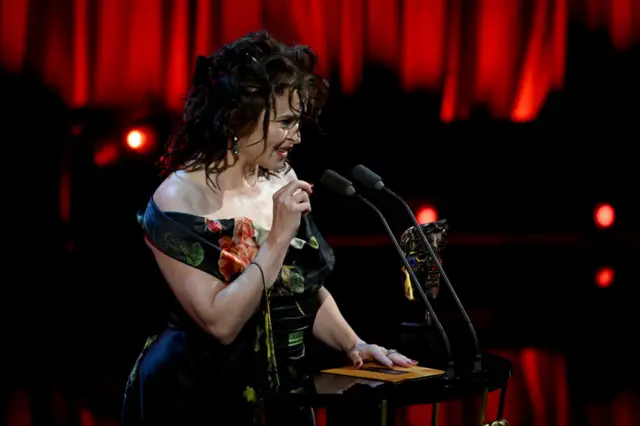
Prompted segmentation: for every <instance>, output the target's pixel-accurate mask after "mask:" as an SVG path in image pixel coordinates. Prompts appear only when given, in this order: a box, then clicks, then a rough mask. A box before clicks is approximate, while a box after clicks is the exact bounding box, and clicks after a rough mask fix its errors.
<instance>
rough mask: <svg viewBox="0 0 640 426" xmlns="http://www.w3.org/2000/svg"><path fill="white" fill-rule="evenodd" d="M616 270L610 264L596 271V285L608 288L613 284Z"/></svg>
mask: <svg viewBox="0 0 640 426" xmlns="http://www.w3.org/2000/svg"><path fill="white" fill-rule="evenodd" d="M614 277H615V271H614V270H613V268H611V267H609V266H603V267H602V268H600V269H598V271H597V272H596V285H597V286H598V287H600V288H607V287H609V286H610V285H611V284H613V278H614Z"/></svg>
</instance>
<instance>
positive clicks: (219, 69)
mask: <svg viewBox="0 0 640 426" xmlns="http://www.w3.org/2000/svg"><path fill="white" fill-rule="evenodd" d="M315 62H316V57H315V54H314V53H313V52H312V51H311V50H310V49H308V48H307V47H302V46H295V47H289V46H285V45H282V44H280V43H278V42H277V41H275V40H274V39H273V38H271V37H270V36H269V35H268V34H266V33H264V32H259V33H254V34H250V35H248V36H246V37H244V38H241V39H239V40H237V41H235V42H233V43H231V44H229V45H227V46H224V47H223V48H222V49H221V50H220V51H219V52H217V53H215V54H214V55H212V56H211V57H209V58H204V57H199V58H198V61H197V64H196V72H195V77H194V88H193V91H192V93H191V94H190V95H189V97H188V99H187V102H186V105H185V113H184V120H183V126H182V128H181V129H180V130H179V131H178V132H176V134H175V135H174V137H173V138H172V140H171V141H170V143H169V146H168V150H167V152H166V155H165V156H164V157H163V159H162V163H163V165H164V167H165V169H166V171H167V172H168V177H167V178H166V180H165V181H164V182H163V183H162V184H161V185H160V186H159V187H158V189H157V191H156V192H155V194H154V195H153V197H152V199H151V201H150V202H149V205H148V206H147V209H146V211H145V212H144V214H142V215H141V216H140V218H139V219H140V222H141V225H142V227H143V229H144V231H145V235H146V240H147V243H148V245H149V247H150V248H151V251H152V252H153V254H154V256H155V259H156V261H157V263H158V265H159V267H160V270H161V271H162V274H163V275H164V277H165V279H166V281H167V283H168V287H169V289H170V290H171V292H170V293H169V294H170V296H171V297H170V300H171V301H172V304H171V309H170V315H169V323H168V326H167V327H166V329H165V330H164V331H163V332H162V333H161V334H159V335H158V336H154V337H152V338H150V339H149V340H148V341H147V344H146V345H145V348H144V350H143V352H142V354H141V356H140V358H139V359H138V361H137V362H136V366H135V367H134V369H133V371H132V373H131V377H130V379H129V382H128V383H127V388H126V392H125V403H124V410H123V424H124V426H128V425H155V424H173V425H193V424H207V425H226V424H233V425H245V424H251V423H253V422H255V421H256V417H255V413H256V410H255V407H254V405H255V404H253V403H254V402H255V400H256V390H257V389H261V390H273V391H279V392H294V391H296V390H298V389H299V388H301V387H302V386H303V385H304V379H305V377H306V375H307V373H308V372H309V369H308V366H307V364H306V357H305V348H306V342H308V339H309V338H310V337H312V336H313V337H315V338H317V339H319V340H321V341H322V342H324V343H326V344H327V345H329V346H331V347H333V348H335V349H337V350H341V351H345V352H346V354H347V355H348V357H349V358H350V359H351V361H352V362H353V364H354V365H355V366H357V367H359V366H361V365H362V362H363V360H375V361H377V362H379V363H382V364H384V365H387V366H392V365H393V364H396V365H399V366H410V365H413V364H414V361H411V360H409V359H408V358H406V357H404V356H402V355H401V354H399V353H397V352H395V351H394V352H393V353H391V352H390V351H387V350H386V349H384V348H382V347H379V346H376V345H370V344H367V343H365V342H363V341H362V340H360V339H359V338H358V336H357V335H356V333H355V332H354V331H353V330H352V329H351V327H349V325H348V324H347V322H346V321H345V320H344V318H343V317H342V315H341V314H340V311H339V310H338V307H337V306H336V303H335V301H334V299H333V298H332V297H331V295H330V294H329V292H328V291H327V290H326V289H325V288H324V287H323V286H322V283H323V280H324V279H325V278H326V276H327V275H328V273H329V272H330V271H331V269H332V267H333V264H334V258H333V253H332V251H331V249H330V248H329V247H328V246H327V244H326V243H325V241H324V240H323V239H322V237H321V235H320V234H319V232H318V230H317V229H316V227H315V225H314V223H313V221H312V219H311V216H310V215H309V212H310V211H311V204H310V196H311V195H312V194H313V187H312V185H311V184H309V183H307V182H304V181H301V180H298V179H297V178H296V175H295V173H294V171H293V170H292V169H291V168H290V167H289V165H288V163H287V157H288V156H289V153H290V152H291V150H292V149H293V148H294V147H296V146H297V145H298V144H299V143H300V132H299V128H300V125H301V124H304V123H306V122H310V121H314V120H315V119H316V118H317V116H318V114H319V111H320V107H321V106H322V103H323V100H324V96H325V93H326V85H325V84H324V82H323V81H322V79H320V78H318V77H316V76H314V75H313V74H312V72H313V69H314V65H315ZM268 414H269V413H268ZM271 416H272V417H271V421H270V424H278V425H281V424H285V423H286V424H296V425H304V424H309V422H310V421H311V420H312V415H311V412H310V410H309V409H302V408H301V409H296V410H293V411H292V412H286V413H282V412H280V413H279V414H278V413H271Z"/></svg>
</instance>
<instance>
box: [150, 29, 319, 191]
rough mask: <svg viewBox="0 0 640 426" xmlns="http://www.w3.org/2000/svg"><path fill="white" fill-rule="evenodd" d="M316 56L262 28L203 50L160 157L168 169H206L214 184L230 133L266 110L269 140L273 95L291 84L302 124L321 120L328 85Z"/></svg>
mask: <svg viewBox="0 0 640 426" xmlns="http://www.w3.org/2000/svg"><path fill="white" fill-rule="evenodd" d="M316 62H317V56H316V54H315V53H314V52H313V51H312V50H311V49H310V48H309V47H307V46H301V45H295V46H288V45H285V44H282V43H280V42H278V41H277V40H275V39H274V38H272V37H271V36H270V35H269V34H268V33H266V32H264V31H260V32H255V33H250V34H248V35H246V36H244V37H242V38H240V39H238V40H236V41H234V42H232V43H230V44H227V45H225V46H224V47H222V49H220V50H219V51H218V52H216V53H214V54H213V55H211V56H209V57H204V56H199V57H198V58H197V61H196V69H195V74H194V77H193V89H192V91H191V93H190V94H189V95H188V97H187V99H186V103H185V107H184V116H183V119H182V123H181V124H180V125H179V126H178V128H177V129H176V130H175V131H174V132H173V134H172V136H171V137H170V139H169V141H168V143H167V149H166V152H165V154H164V155H163V156H162V158H161V159H160V165H161V167H162V168H163V169H164V172H165V173H171V172H174V171H177V170H182V169H189V170H202V169H204V170H205V171H206V172H207V176H208V180H209V181H210V182H211V183H212V184H213V181H212V180H211V179H210V178H209V177H210V176H211V174H214V173H219V172H221V171H223V170H224V169H226V168H227V167H228V166H229V164H227V161H226V159H227V156H226V152H227V150H229V149H230V141H231V140H232V138H233V137H234V136H235V137H237V138H241V137H243V136H245V135H247V134H249V133H251V132H252V131H253V130H254V129H255V126H256V125H258V120H259V118H260V115H261V113H262V111H265V114H264V122H263V127H264V137H263V141H264V140H266V136H267V133H268V130H269V122H270V119H271V114H270V112H271V108H272V107H273V105H274V98H275V96H276V95H282V94H284V93H285V91H286V90H287V89H288V90H289V91H290V92H289V93H290V95H293V94H294V93H298V95H299V96H300V110H299V111H296V112H297V113H299V114H300V122H301V123H300V124H301V125H304V124H305V123H308V122H312V123H317V120H318V116H319V114H320V110H321V108H322V106H323V105H324V102H325V100H326V94H327V88H328V85H327V83H326V81H325V80H324V79H322V78H320V77H318V76H316V75H314V74H313V71H314V68H315V66H316ZM291 100H292V97H291V98H290V104H291V103H292V102H291ZM292 109H293V105H292ZM285 167H288V166H285ZM260 173H261V174H262V175H268V174H269V172H268V171H266V170H260Z"/></svg>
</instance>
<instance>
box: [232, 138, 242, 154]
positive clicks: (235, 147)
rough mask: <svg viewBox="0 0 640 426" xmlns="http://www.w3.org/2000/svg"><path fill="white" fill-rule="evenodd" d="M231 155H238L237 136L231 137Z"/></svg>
mask: <svg viewBox="0 0 640 426" xmlns="http://www.w3.org/2000/svg"><path fill="white" fill-rule="evenodd" d="M232 152H233V155H238V154H239V153H240V149H239V148H238V138H237V137H235V136H234V137H233V146H232Z"/></svg>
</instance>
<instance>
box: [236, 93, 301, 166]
mask: <svg viewBox="0 0 640 426" xmlns="http://www.w3.org/2000/svg"><path fill="white" fill-rule="evenodd" d="M289 93H290V92H289V91H285V92H284V93H283V94H282V95H279V96H276V98H275V103H274V104H273V106H272V108H271V117H270V121H269V130H268V132H267V139H266V141H265V140H264V126H263V120H264V114H265V112H264V111H263V112H262V114H261V115H260V118H259V119H258V123H257V125H256V127H255V129H254V130H253V131H252V132H251V133H250V134H249V135H247V136H246V137H244V138H242V139H241V140H239V141H238V148H239V152H238V157H239V160H240V161H241V162H242V163H244V164H251V165H257V166H260V167H262V168H264V169H267V170H270V171H277V170H280V169H282V167H283V166H284V165H285V160H286V159H287V157H288V156H289V154H290V152H291V149H292V148H293V147H294V146H295V145H297V144H299V143H300V129H299V120H300V114H299V111H300V97H299V96H298V94H297V93H294V94H293V96H292V97H291V99H289Z"/></svg>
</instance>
